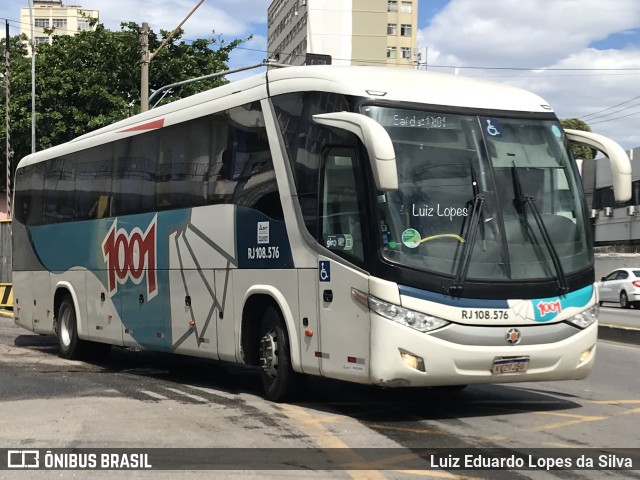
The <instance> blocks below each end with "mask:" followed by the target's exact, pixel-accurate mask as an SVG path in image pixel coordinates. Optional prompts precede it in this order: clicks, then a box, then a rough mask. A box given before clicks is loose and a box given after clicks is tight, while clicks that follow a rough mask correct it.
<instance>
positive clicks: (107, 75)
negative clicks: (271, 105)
mask: <svg viewBox="0 0 640 480" xmlns="http://www.w3.org/2000/svg"><path fill="white" fill-rule="evenodd" d="M140 32H141V27H140V26H138V25H137V24H135V23H123V24H122V25H121V29H120V31H110V30H108V29H106V28H105V27H104V26H103V25H102V24H97V25H96V28H95V30H94V31H84V32H80V33H78V34H77V35H75V36H63V35H60V36H57V35H55V30H53V31H51V32H49V33H51V34H52V38H53V41H52V44H51V45H49V44H46V43H45V44H41V45H39V46H38V47H37V55H36V112H37V114H36V119H37V131H36V140H37V149H38V150H41V149H44V148H48V147H51V146H53V145H58V144H60V143H63V142H67V141H69V140H71V139H73V138H75V137H77V136H79V135H82V134H84V133H87V132H89V131H91V130H95V129H97V128H100V127H103V126H105V125H109V124H111V123H113V122H115V121H118V120H121V119H123V118H125V117H127V116H129V115H132V114H135V113H137V112H138V111H139V102H140V100H139V99H140V57H141V55H140ZM169 33H170V32H168V31H164V30H161V31H160V34H156V33H155V32H153V31H150V33H149V49H150V51H151V52H154V51H155V50H156V49H157V48H158V47H159V46H160V44H161V43H162V41H163V40H164V39H165V38H167V37H168V36H169ZM181 38H182V32H181V31H180V32H178V33H177V34H176V35H175V36H174V37H173V38H172V39H171V40H170V41H169V42H168V43H167V45H165V46H164V48H163V49H162V50H161V51H160V52H159V53H158V55H156V56H155V58H154V59H153V61H152V62H151V64H150V74H149V87H150V90H151V91H153V90H155V89H157V88H159V87H161V86H164V85H168V84H171V83H175V82H178V81H181V80H186V79H189V78H193V77H198V76H202V75H206V74H209V73H214V72H219V71H223V70H227V69H228V67H227V62H228V61H229V54H230V53H231V51H232V50H233V49H234V48H235V47H237V46H238V45H239V44H241V43H242V42H243V41H244V40H240V39H238V40H233V41H231V42H225V41H224V40H222V39H221V38H220V37H217V38H216V37H211V38H207V39H197V40H194V41H192V42H187V41H184V40H182V39H181ZM20 43H21V42H20V41H19V40H18V39H13V38H12V39H11V41H10V45H11V47H12V55H11V77H12V80H11V98H12V100H11V140H12V145H13V150H14V168H15V165H17V162H18V161H19V160H20V159H21V158H22V157H23V156H25V155H27V154H28V153H30V152H31V59H30V58H28V57H25V56H24V53H25V52H24V45H20ZM223 83H226V80H225V79H224V78H222V77H219V78H215V79H213V80H209V81H206V82H198V83H194V84H191V85H188V86H185V87H183V88H177V89H175V90H174V91H172V92H170V93H169V94H167V95H166V96H165V97H164V99H163V100H162V102H163V103H167V102H170V101H173V100H176V99H178V98H182V97H185V96H189V95H192V94H193V93H196V92H198V91H202V90H206V89H208V88H212V87H214V86H217V85H221V84H223ZM2 132H3V135H2V139H3V140H4V126H3V127H2Z"/></svg>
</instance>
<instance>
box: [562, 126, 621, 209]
mask: <svg viewBox="0 0 640 480" xmlns="http://www.w3.org/2000/svg"><path fill="white" fill-rule="evenodd" d="M565 133H566V135H567V138H568V139H569V141H570V142H574V143H580V144H582V145H587V146H589V147H592V148H595V149H597V150H599V151H600V152H602V153H604V154H605V155H606V156H607V157H609V161H610V162H611V178H612V180H613V195H614V197H615V199H616V202H626V201H628V200H629V199H630V198H631V162H630V161H629V156H628V155H627V152H625V151H624V149H623V148H622V147H621V146H620V145H618V144H617V143H616V142H614V141H613V140H611V139H609V138H607V137H604V136H602V135H598V134H597V133H592V132H585V131H582V130H570V129H566V130H565Z"/></svg>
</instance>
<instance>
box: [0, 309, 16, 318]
mask: <svg viewBox="0 0 640 480" xmlns="http://www.w3.org/2000/svg"><path fill="white" fill-rule="evenodd" d="M0 317H4V318H13V312H12V311H10V310H0Z"/></svg>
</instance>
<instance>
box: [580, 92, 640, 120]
mask: <svg viewBox="0 0 640 480" xmlns="http://www.w3.org/2000/svg"><path fill="white" fill-rule="evenodd" d="M638 98H640V95H638V96H637V97H633V98H630V99H629V100H625V101H624V102H622V103H618V104H617V105H613V106H612V107H608V108H605V109H603V110H598V111H597V112H593V113H589V114H588V115H585V116H583V117H581V118H582V119H583V120H584V119H585V118H587V117H592V116H599V114H600V113H602V112H606V111H609V110H613V109H614V108H617V107H620V106H622V105H624V104H625V103H629V102H633V101H634V100H637V99H638ZM629 108H631V107H629ZM623 110H628V108H624V109H623ZM620 111H622V110H620ZM615 113H618V112H612V113H610V114H606V115H603V116H607V115H613V114H615Z"/></svg>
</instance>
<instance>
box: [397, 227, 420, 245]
mask: <svg viewBox="0 0 640 480" xmlns="http://www.w3.org/2000/svg"><path fill="white" fill-rule="evenodd" d="M421 241H422V237H421V236H420V232H418V231H417V230H416V229H415V228H407V229H406V230H405V231H404V232H402V243H404V244H405V245H406V246H407V247H409V248H418V247H419V246H420V242H421Z"/></svg>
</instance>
